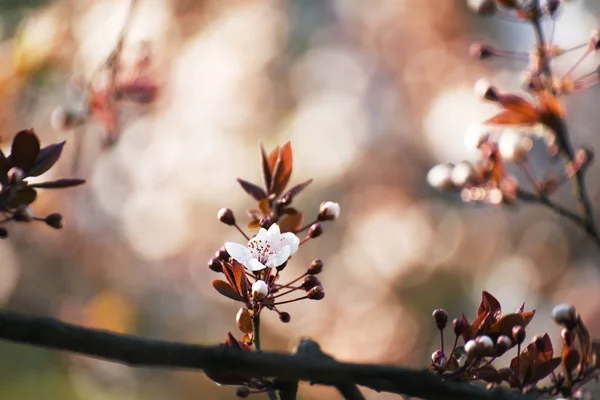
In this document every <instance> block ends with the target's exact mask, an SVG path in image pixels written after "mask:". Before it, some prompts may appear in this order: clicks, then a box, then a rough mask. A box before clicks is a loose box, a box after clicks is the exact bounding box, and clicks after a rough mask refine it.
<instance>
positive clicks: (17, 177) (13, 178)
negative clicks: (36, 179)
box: [8, 167, 25, 185]
mask: <svg viewBox="0 0 600 400" xmlns="http://www.w3.org/2000/svg"><path fill="white" fill-rule="evenodd" d="M23 179H25V172H24V171H23V170H22V169H21V168H17V167H12V168H11V169H9V170H8V181H9V182H10V183H11V184H12V185H15V184H17V183H21V181H22V180H23Z"/></svg>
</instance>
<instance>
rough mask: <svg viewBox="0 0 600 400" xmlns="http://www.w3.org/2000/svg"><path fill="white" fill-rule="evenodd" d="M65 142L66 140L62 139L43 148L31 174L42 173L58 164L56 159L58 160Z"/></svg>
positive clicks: (37, 174)
mask: <svg viewBox="0 0 600 400" xmlns="http://www.w3.org/2000/svg"><path fill="white" fill-rule="evenodd" d="M65 143H66V142H65V141H62V142H60V143H56V144H51V145H49V146H46V147H44V148H42V149H41V150H40V152H39V154H38V156H37V159H36V161H35V165H34V167H33V168H32V169H31V170H30V171H29V176H39V175H42V174H43V173H44V172H46V171H48V170H49V169H50V168H52V166H54V164H56V161H58V159H59V157H60V155H61V153H62V150H63V147H64V146H65Z"/></svg>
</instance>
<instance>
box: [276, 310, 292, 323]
mask: <svg viewBox="0 0 600 400" xmlns="http://www.w3.org/2000/svg"><path fill="white" fill-rule="evenodd" d="M291 319H292V316H291V315H290V313H288V312H285V311H282V312H280V313H279V320H280V321H281V322H283V323H284V324H287V323H288V322H290V320H291Z"/></svg>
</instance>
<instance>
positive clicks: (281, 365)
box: [0, 311, 531, 400]
mask: <svg viewBox="0 0 600 400" xmlns="http://www.w3.org/2000/svg"><path fill="white" fill-rule="evenodd" d="M0 339H4V340H9V341H12V342H17V343H23V344H29V345H33V346H37V347H46V348H50V349H55V350H64V351H70V352H74V353H79V354H83V355H87V356H90V357H95V358H100V359H104V360H108V361H113V362H117V363H121V364H126V365H129V366H140V367H141V366H144V367H163V368H181V369H198V370H210V371H215V372H217V371H219V372H229V373H236V374H240V375H244V376H249V377H250V376H252V377H261V376H262V377H275V378H278V379H280V380H282V381H288V382H290V381H292V382H293V381H297V380H302V381H308V382H311V383H317V384H323V385H330V386H336V387H341V386H346V387H347V385H348V384H352V383H354V384H358V385H362V386H365V387H369V388H371V389H374V390H376V391H380V392H381V391H384V392H391V393H398V394H406V395H408V396H415V397H420V398H423V399H434V400H437V399H440V400H441V399H447V400H453V399H456V400H459V399H460V400H485V399H490V400H491V399H493V400H519V399H530V398H531V397H526V396H522V395H520V394H517V393H515V392H511V391H508V390H506V389H500V388H496V389H493V390H487V389H485V388H484V387H483V386H477V385H472V384H468V383H455V382H447V381H443V380H442V379H440V378H439V377H437V376H436V375H434V374H433V373H431V372H429V371H415V370H410V369H406V368H401V367H395V366H387V365H374V364H355V363H343V362H338V361H335V360H333V359H324V358H323V357H322V356H320V357H318V358H317V359H315V358H313V357H311V356H310V355H308V354H304V355H301V356H300V355H287V354H279V353H272V352H245V351H241V350H236V349H233V348H227V347H224V346H212V347H211V346H198V345H189V344H183V343H176V342H168V341H164V340H154V339H144V338H140V337H136V336H131V335H122V334H117V333H111V332H108V331H102V330H96V329H89V328H83V327H79V326H76V325H71V324H67V323H64V322H60V321H58V320H56V319H52V318H46V317H35V316H27V315H22V314H17V313H11V312H7V311H0Z"/></svg>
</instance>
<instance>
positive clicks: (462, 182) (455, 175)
mask: <svg viewBox="0 0 600 400" xmlns="http://www.w3.org/2000/svg"><path fill="white" fill-rule="evenodd" d="M450 179H451V180H452V184H453V185H454V186H456V187H463V186H466V185H468V184H471V183H474V182H476V181H477V171H476V170H475V167H474V166H473V164H471V163H470V162H469V161H461V162H459V163H458V164H456V165H455V166H454V168H452V172H451V173H450Z"/></svg>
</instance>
